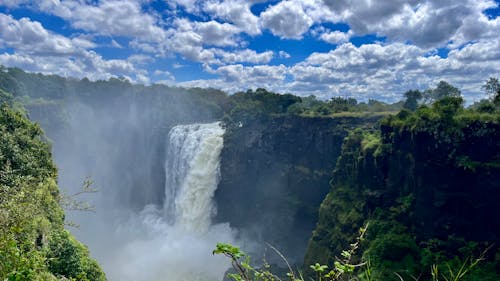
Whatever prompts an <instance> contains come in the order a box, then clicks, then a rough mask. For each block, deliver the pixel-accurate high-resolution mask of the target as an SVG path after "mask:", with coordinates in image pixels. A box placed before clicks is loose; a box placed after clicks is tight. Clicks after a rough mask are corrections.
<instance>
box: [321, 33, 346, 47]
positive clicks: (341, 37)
mask: <svg viewBox="0 0 500 281" xmlns="http://www.w3.org/2000/svg"><path fill="white" fill-rule="evenodd" d="M351 36H352V31H351V30H349V31H348V32H342V31H338V30H335V31H326V32H324V33H322V34H321V35H320V36H319V38H320V39H321V40H323V41H325V42H328V43H330V44H340V43H345V42H349V39H350V38H351Z"/></svg>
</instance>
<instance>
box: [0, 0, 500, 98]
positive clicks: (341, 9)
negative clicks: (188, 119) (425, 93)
mask: <svg viewBox="0 0 500 281" xmlns="http://www.w3.org/2000/svg"><path fill="white" fill-rule="evenodd" d="M499 14H500V9H499V2H498V1H492V0H461V1H455V0H421V1H418V0H384V1H375V0H359V1H351V0H288V1H279V0H274V1H263V0H247V1H244V0H204V1H199V0H167V1H165V0H121V1H117V0H79V1H71V0H70V1H59V0H38V1H26V0H0V27H1V28H0V64H2V65H5V66H17V67H20V68H22V69H25V70H27V71H34V72H42V73H50V74H58V75H62V76H66V77H77V78H83V77H88V78H89V79H91V80H97V79H108V78H110V77H126V78H127V79H129V80H130V81H132V82H134V83H144V84H153V83H163V84H167V85H172V86H187V87H191V86H196V87H214V88H220V89H223V90H226V91H228V92H229V93H232V92H235V91H238V90H246V89H249V88H257V87H264V88H268V89H269V90H273V91H277V92H281V93H285V92H289V93H294V94H298V95H310V94H314V95H317V96H318V97H321V98H329V97H333V96H351V97H355V98H358V99H362V100H366V99H368V98H377V99H383V100H387V101H394V100H398V99H400V98H401V95H402V93H403V92H405V91H406V90H408V89H426V88H428V87H433V86H435V85H436V83H437V82H439V81H440V80H446V81H448V82H450V83H452V84H454V85H456V86H458V87H459V88H461V89H462V92H463V94H464V96H465V97H466V99H467V100H468V101H469V102H472V101H474V100H478V99H480V98H482V97H483V93H482V92H481V89H480V86H481V84H483V83H484V81H485V80H486V79H488V77H490V76H494V77H499V74H500V36H498V34H500V17H499Z"/></svg>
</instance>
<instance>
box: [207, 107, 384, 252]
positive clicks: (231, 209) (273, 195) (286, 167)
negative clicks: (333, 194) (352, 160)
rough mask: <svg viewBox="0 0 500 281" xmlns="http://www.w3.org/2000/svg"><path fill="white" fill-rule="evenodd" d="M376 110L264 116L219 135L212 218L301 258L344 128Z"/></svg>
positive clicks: (366, 120)
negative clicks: (221, 143) (362, 113)
mask: <svg viewBox="0 0 500 281" xmlns="http://www.w3.org/2000/svg"><path fill="white" fill-rule="evenodd" d="M376 119H377V118H354V117H352V118H350V117H344V118H307V117H299V116H286V117H268V118H263V119H254V120H253V121H249V122H246V123H245V122H243V123H238V122H237V125H236V126H235V127H234V128H232V129H230V130H228V133H227V134H226V136H225V140H224V148H223V151H222V156H221V157H222V159H221V181H220V183H219V187H218V189H217V191H216V194H215V200H216V202H217V208H218V213H217V216H216V220H217V221H220V222H230V223H231V226H233V227H235V228H237V229H238V230H239V231H240V235H241V236H243V237H244V238H247V239H249V240H251V241H254V242H257V244H259V245H260V246H265V243H264V242H268V243H270V244H272V245H273V246H275V247H277V248H278V249H280V250H281V251H283V253H284V254H285V255H286V256H287V258H290V259H291V260H294V261H300V260H301V259H302V256H303V253H304V250H305V247H306V244H307V240H308V238H309V237H310V234H311V231H312V230H313V228H314V225H315V224H316V221H317V212H318V208H319V205H320V203H321V201H322V200H323V198H324V196H325V195H326V193H327V192H328V190H329V183H328V182H329V180H330V178H331V172H332V170H333V168H334V166H335V162H336V159H337V157H338V156H339V155H340V149H341V144H342V140H343V139H344V137H345V136H347V133H348V130H351V129H353V128H356V127H360V126H370V124H373V123H374V122H375V121H376Z"/></svg>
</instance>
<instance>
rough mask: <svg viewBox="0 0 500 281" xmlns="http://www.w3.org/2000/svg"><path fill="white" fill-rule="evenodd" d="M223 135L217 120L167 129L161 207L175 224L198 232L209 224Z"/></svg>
mask: <svg viewBox="0 0 500 281" xmlns="http://www.w3.org/2000/svg"><path fill="white" fill-rule="evenodd" d="M223 134H224V130H223V129H222V127H221V126H220V124H219V123H211V124H194V125H180V126H176V127H174V128H173V129H172V130H171V131H170V133H169V145H168V148H167V157H166V159H167V160H166V164H165V175H166V180H165V203H164V207H163V208H164V212H165V215H166V218H167V219H168V220H169V221H171V222H173V223H174V224H175V225H177V226H180V227H183V228H186V229H189V230H193V231H200V232H203V231H206V230H207V229H208V227H209V226H210V218H211V216H212V214H213V212H214V211H215V210H214V208H213V203H212V197H213V194H214V192H215V189H216V188H217V184H218V182H219V171H220V165H219V156H220V152H221V150H222V146H223V138H222V135H223Z"/></svg>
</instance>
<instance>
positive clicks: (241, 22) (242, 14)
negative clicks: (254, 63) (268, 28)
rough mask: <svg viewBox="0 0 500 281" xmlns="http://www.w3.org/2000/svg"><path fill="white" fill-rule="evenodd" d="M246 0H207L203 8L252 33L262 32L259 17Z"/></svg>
mask: <svg viewBox="0 0 500 281" xmlns="http://www.w3.org/2000/svg"><path fill="white" fill-rule="evenodd" d="M250 4H251V3H250V2H249V1H245V0H215V1H206V2H205V3H204V4H203V5H204V6H203V10H204V11H205V12H207V13H210V14H212V15H214V16H215V17H217V18H220V19H223V20H227V21H229V22H231V23H233V24H234V25H235V26H237V27H238V28H240V29H241V30H243V31H245V32H246V33H248V34H250V35H259V34H261V30H260V23H259V18H258V17H257V16H255V15H254V14H253V13H252V11H251V10H250Z"/></svg>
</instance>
